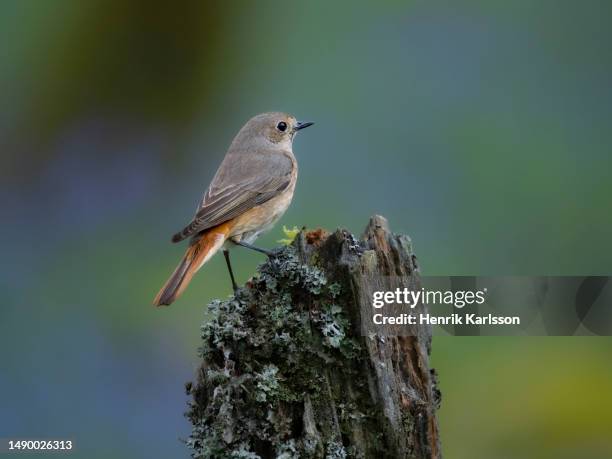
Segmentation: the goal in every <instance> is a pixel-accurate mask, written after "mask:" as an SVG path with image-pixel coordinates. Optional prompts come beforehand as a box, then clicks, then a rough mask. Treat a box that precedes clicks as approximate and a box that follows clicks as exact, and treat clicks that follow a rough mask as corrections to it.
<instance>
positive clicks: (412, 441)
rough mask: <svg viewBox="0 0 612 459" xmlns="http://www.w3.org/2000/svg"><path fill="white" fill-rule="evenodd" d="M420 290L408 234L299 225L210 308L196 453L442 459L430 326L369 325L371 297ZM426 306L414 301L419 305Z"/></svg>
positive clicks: (194, 391)
mask: <svg viewBox="0 0 612 459" xmlns="http://www.w3.org/2000/svg"><path fill="white" fill-rule="evenodd" d="M396 286H408V287H410V288H417V289H418V288H420V279H419V272H418V267H417V264H416V257H415V256H414V254H413V251H412V245H411V242H410V239H409V238H408V237H407V236H402V235H394V234H392V233H391V232H390V231H389V228H388V225H387V221H386V220H385V219H384V218H383V217H380V216H375V217H372V218H371V219H370V222H369V224H368V226H367V228H366V231H365V233H364V235H363V237H362V239H361V240H358V239H356V238H355V237H354V236H353V235H352V234H350V233H349V232H347V231H346V230H338V231H336V232H334V233H331V234H329V233H327V232H325V231H323V230H316V231H311V232H301V233H300V234H299V235H298V236H297V237H296V239H295V240H294V242H293V243H292V244H291V245H290V246H288V247H285V248H282V249H277V251H276V254H275V256H274V257H270V258H269V259H268V260H267V261H266V262H265V263H263V264H262V265H260V267H259V274H258V275H257V276H256V277H255V278H253V279H252V280H251V281H249V282H248V283H247V284H246V286H245V287H243V288H241V289H240V290H239V291H238V293H237V294H236V295H235V297H231V298H230V299H228V300H225V301H220V300H215V301H213V302H212V303H211V304H210V305H209V309H210V311H211V312H212V318H211V319H209V320H207V321H205V323H204V324H203V325H202V338H203V345H202V347H201V349H200V355H201V356H202V359H203V362H202V365H201V367H200V370H199V372H198V375H197V380H196V382H195V383H188V384H187V390H188V393H189V394H191V395H192V397H193V400H192V401H191V402H190V408H189V411H188V413H187V416H188V418H189V420H190V421H191V422H192V424H193V430H192V433H191V436H190V438H189V439H188V440H187V445H188V447H189V448H190V449H191V453H192V456H193V457H196V458H226V457H228V458H229V457H240V458H293V457H296V458H297V457H304V458H344V457H356V458H385V457H387V458H418V459H421V458H423V459H424V458H440V457H441V453H440V440H439V436H438V425H437V421H436V417H435V411H436V409H437V408H438V406H439V402H440V392H439V391H438V389H437V387H436V376H435V372H434V370H430V368H429V353H430V350H431V330H430V329H429V327H422V326H414V327H413V329H412V330H410V333H406V332H405V331H404V332H403V333H401V336H400V334H399V333H398V334H394V333H390V334H389V333H387V336H381V335H380V334H375V333H372V332H371V331H369V332H368V331H367V327H364V324H366V323H368V322H367V321H369V322H371V320H372V314H373V308H372V293H373V292H374V291H379V290H393V289H395V287H396ZM418 307H419V308H420V310H419V311H424V307H423V305H419V306H418Z"/></svg>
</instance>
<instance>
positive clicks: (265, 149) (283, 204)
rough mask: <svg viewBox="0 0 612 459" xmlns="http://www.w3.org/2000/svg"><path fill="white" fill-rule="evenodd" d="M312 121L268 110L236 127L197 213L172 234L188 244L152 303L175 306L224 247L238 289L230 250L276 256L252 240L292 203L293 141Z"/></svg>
mask: <svg viewBox="0 0 612 459" xmlns="http://www.w3.org/2000/svg"><path fill="white" fill-rule="evenodd" d="M313 124H314V123H313V122H310V121H308V122H300V121H297V120H296V118H295V117H294V116H292V115H289V114H287V113H282V112H268V113H262V114H259V115H256V116H254V117H253V118H251V119H250V120H249V121H247V123H246V124H245V125H244V126H243V127H242V128H241V129H240V131H238V134H236V137H234V139H233V141H232V143H231V144H230V147H229V149H228V150H227V153H226V154H225V157H224V158H223V161H222V162H221V165H220V166H219V169H218V170H217V172H216V174H215V175H214V177H213V179H212V181H211V182H210V185H209V186H208V188H207V190H206V192H205V193H204V196H203V197H202V199H201V200H200V202H199V204H198V206H197V209H196V213H195V216H194V217H193V219H192V220H191V222H190V223H189V224H188V225H187V226H185V227H184V228H183V229H182V230H181V231H179V232H178V233H176V234H174V236H172V242H175V243H176V242H180V241H183V240H185V239H187V238H189V246H188V248H187V251H186V252H185V255H184V256H183V259H182V260H181V262H180V263H179V265H178V266H177V267H176V269H175V270H174V272H173V273H172V275H171V276H170V278H169V279H168V281H167V282H166V283H165V285H164V286H163V287H162V289H161V290H160V291H159V293H158V294H157V296H156V297H155V299H154V300H153V304H154V305H156V306H167V305H170V304H172V303H173V302H174V301H175V300H176V299H177V298H178V297H179V296H180V295H181V294H182V293H183V291H184V290H185V288H186V287H187V285H188V284H189V282H190V281H191V279H192V278H193V276H194V274H195V273H196V272H197V271H198V270H199V269H200V268H201V267H202V266H203V265H204V264H205V263H206V262H207V261H208V260H210V258H211V257H212V256H213V255H214V254H215V253H217V252H218V251H219V250H220V249H222V250H223V255H224V257H225V261H226V264H227V269H228V272H229V275H230V279H231V282H232V288H233V290H234V293H236V292H237V289H238V287H237V285H236V281H235V278H234V273H233V270H232V265H231V262H230V256H229V249H230V248H232V247H236V246H242V247H246V248H248V249H252V250H256V251H258V252H262V253H264V254H266V255H268V256H271V255H272V252H270V251H268V250H265V249H262V248H259V247H256V246H254V245H253V242H254V241H255V240H256V239H257V237H258V236H260V235H261V234H262V233H264V232H265V231H267V230H269V229H270V228H272V227H273V226H274V224H275V223H276V222H277V221H278V219H279V218H280V217H281V216H282V215H283V214H284V213H285V211H286V210H287V208H288V207H289V205H290V204H291V199H292V198H293V193H294V191H295V184H296V181H297V176H298V165H297V160H296V158H295V156H294V154H293V140H294V138H295V135H296V134H297V133H298V132H299V131H301V130H302V129H305V128H307V127H309V126H312V125H313Z"/></svg>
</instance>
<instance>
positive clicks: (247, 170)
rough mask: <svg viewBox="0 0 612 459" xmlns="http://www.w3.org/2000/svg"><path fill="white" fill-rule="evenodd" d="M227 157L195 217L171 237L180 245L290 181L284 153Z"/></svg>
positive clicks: (258, 202) (290, 167)
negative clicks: (180, 242) (181, 242)
mask: <svg viewBox="0 0 612 459" xmlns="http://www.w3.org/2000/svg"><path fill="white" fill-rule="evenodd" d="M237 156H238V155H228V156H226V158H225V159H224V160H223V163H222V164H221V167H219V170H218V171H217V174H216V175H215V178H214V179H213V181H212V183H211V184H210V186H209V187H208V190H206V193H204V197H203V198H202V201H201V203H200V205H199V206H198V210H197V212H196V215H195V217H194V218H193V220H192V221H191V223H189V225H187V226H186V227H185V228H184V229H183V230H182V231H180V232H178V233H176V234H175V235H174V236H173V237H172V241H173V242H179V241H182V240H183V239H186V238H188V237H189V236H192V235H194V234H197V233H199V232H200V231H203V230H205V229H208V228H211V227H213V226H217V225H220V224H221V223H223V222H226V221H228V220H231V219H232V218H235V217H237V216H239V215H241V214H243V213H244V212H246V211H247V210H249V209H252V208H253V207H255V206H258V205H261V204H263V203H265V202H266V201H269V200H270V199H272V198H273V197H275V196H278V195H279V194H280V193H282V192H283V191H284V190H285V189H286V188H287V187H288V186H289V184H290V182H291V172H292V170H293V162H292V161H291V159H290V158H289V157H288V156H286V155H284V154H267V155H266V154H260V155H257V154H253V155H249V154H244V153H242V154H241V157H237Z"/></svg>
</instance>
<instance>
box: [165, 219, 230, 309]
mask: <svg viewBox="0 0 612 459" xmlns="http://www.w3.org/2000/svg"><path fill="white" fill-rule="evenodd" d="M228 233H229V225H228V223H224V224H221V225H219V226H215V227H214V228H210V229H209V230H207V231H206V232H205V233H203V234H202V236H201V237H200V238H199V239H198V240H197V241H194V242H193V243H192V244H191V245H190V246H189V248H188V249H187V252H186V253H185V256H184V257H183V259H182V260H181V262H180V264H179V265H178V266H177V267H176V269H175V270H174V272H173V273H172V276H170V279H168V281H167V282H166V285H164V286H163V287H162V289H161V290H160V291H159V293H158V294H157V296H156V297H155V299H154V300H153V304H154V305H155V306H167V305H169V304H171V303H172V302H174V300H176V299H177V298H178V297H179V296H180V295H181V293H183V291H184V290H185V288H186V287H187V285H189V282H190V281H191V278H192V277H193V275H194V274H195V273H196V272H197V271H198V269H200V268H201V267H202V266H203V265H204V263H206V262H207V261H208V260H209V259H210V257H212V256H213V255H214V254H215V253H216V252H217V250H219V249H220V248H221V246H222V245H223V243H224V242H225V239H226V238H227V235H228Z"/></svg>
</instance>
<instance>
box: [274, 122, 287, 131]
mask: <svg viewBox="0 0 612 459" xmlns="http://www.w3.org/2000/svg"><path fill="white" fill-rule="evenodd" d="M276 129H278V130H279V131H281V132H285V131H286V130H287V123H285V122H284V121H281V122H280V123H278V124H277V125H276Z"/></svg>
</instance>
